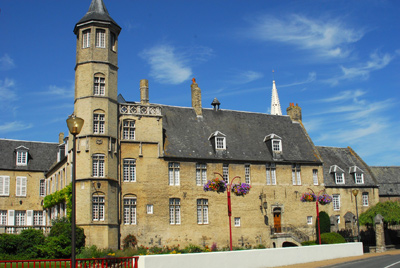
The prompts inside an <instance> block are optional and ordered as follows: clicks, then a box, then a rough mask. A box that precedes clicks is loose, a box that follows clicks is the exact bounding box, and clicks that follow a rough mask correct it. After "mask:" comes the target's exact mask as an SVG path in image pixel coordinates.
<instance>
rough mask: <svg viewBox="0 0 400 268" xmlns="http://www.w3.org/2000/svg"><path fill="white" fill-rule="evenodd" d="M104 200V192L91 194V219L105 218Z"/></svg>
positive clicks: (100, 219)
mask: <svg viewBox="0 0 400 268" xmlns="http://www.w3.org/2000/svg"><path fill="white" fill-rule="evenodd" d="M105 201H106V197H105V195H104V194H96V193H95V194H93V195H92V221H97V222H98V221H104V218H105Z"/></svg>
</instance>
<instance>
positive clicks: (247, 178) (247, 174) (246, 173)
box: [244, 164, 250, 184]
mask: <svg viewBox="0 0 400 268" xmlns="http://www.w3.org/2000/svg"><path fill="white" fill-rule="evenodd" d="M244 182H245V183H247V184H250V165H249V164H246V165H244Z"/></svg>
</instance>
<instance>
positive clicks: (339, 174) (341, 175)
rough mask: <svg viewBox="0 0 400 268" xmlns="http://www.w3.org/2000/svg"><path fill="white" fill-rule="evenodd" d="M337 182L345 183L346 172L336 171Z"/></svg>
mask: <svg viewBox="0 0 400 268" xmlns="http://www.w3.org/2000/svg"><path fill="white" fill-rule="evenodd" d="M335 183H336V184H344V183H345V180H344V172H335Z"/></svg>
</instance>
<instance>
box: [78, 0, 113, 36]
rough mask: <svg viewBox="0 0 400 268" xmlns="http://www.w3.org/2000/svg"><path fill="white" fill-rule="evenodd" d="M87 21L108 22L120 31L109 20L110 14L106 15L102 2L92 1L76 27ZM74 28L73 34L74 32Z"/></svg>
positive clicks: (99, 0)
mask: <svg viewBox="0 0 400 268" xmlns="http://www.w3.org/2000/svg"><path fill="white" fill-rule="evenodd" d="M88 21H103V22H110V23H112V24H114V25H115V26H117V27H118V28H119V29H120V30H121V27H120V26H119V25H118V24H117V23H116V22H115V21H114V20H113V19H112V18H111V16H110V14H108V10H107V8H106V6H105V5H104V3H103V0H92V2H91V4H90V7H89V10H88V12H87V13H86V14H85V16H83V18H82V19H80V21H78V23H77V24H76V26H77V25H79V24H82V23H84V22H88ZM76 26H75V30H74V32H76Z"/></svg>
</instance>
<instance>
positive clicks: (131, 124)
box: [122, 120, 135, 140]
mask: <svg viewBox="0 0 400 268" xmlns="http://www.w3.org/2000/svg"><path fill="white" fill-rule="evenodd" d="M122 139H124V140H134V139H135V121H134V120H124V127H123V130H122Z"/></svg>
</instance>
